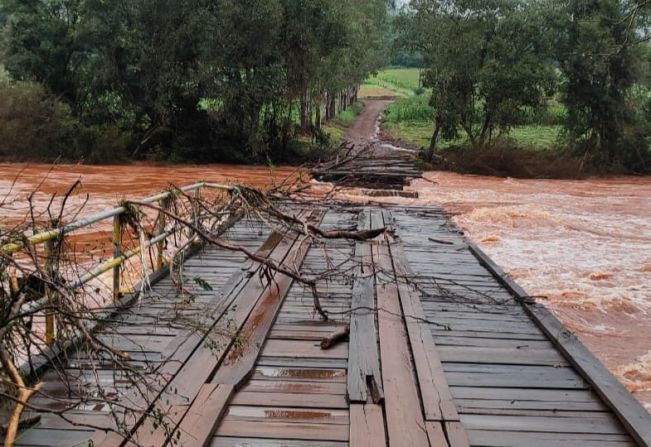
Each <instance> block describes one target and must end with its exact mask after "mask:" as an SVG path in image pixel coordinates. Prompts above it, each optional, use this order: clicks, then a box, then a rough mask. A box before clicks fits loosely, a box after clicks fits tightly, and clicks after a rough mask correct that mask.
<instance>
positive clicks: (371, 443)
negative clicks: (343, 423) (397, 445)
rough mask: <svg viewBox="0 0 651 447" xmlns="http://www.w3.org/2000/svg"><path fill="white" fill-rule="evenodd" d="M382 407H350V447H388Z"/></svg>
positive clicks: (369, 405) (353, 405) (354, 405)
mask: <svg viewBox="0 0 651 447" xmlns="http://www.w3.org/2000/svg"><path fill="white" fill-rule="evenodd" d="M386 445H387V438H386V431H385V428H384V414H383V412H382V406H381V405H376V404H368V405H365V404H352V405H351V406H350V447H386Z"/></svg>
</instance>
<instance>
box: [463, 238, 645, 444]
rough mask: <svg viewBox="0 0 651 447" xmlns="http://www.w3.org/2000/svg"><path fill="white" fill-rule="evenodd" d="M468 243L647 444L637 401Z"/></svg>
mask: <svg viewBox="0 0 651 447" xmlns="http://www.w3.org/2000/svg"><path fill="white" fill-rule="evenodd" d="M469 246H470V250H471V251H472V253H473V254H474V255H475V256H476V257H477V259H478V260H479V261H480V262H481V264H482V265H484V267H486V269H487V270H488V271H490V272H491V273H492V274H493V275H494V276H495V277H496V278H497V279H498V280H499V281H500V282H501V283H502V284H503V285H504V286H505V287H506V288H507V289H509V290H510V291H511V293H513V294H514V295H515V296H516V298H518V299H519V300H520V301H521V302H522V305H523V307H524V309H525V310H526V311H527V312H528V314H529V315H530V316H531V318H532V319H533V321H534V322H536V324H538V325H539V326H540V328H541V329H542V330H543V331H544V332H545V334H546V335H547V336H548V337H549V338H550V339H551V340H552V341H553V342H554V343H555V344H556V346H557V347H558V348H559V350H560V351H561V352H562V353H563V354H564V355H565V356H566V357H567V359H568V361H569V362H570V363H572V365H574V367H575V368H576V369H577V370H578V371H579V372H580V373H581V375H582V376H583V377H584V378H585V379H586V380H587V381H588V382H589V383H590V384H591V385H592V386H593V387H594V389H595V390H596V392H597V393H598V394H599V395H600V396H601V397H602V398H603V399H604V400H605V401H606V402H607V404H608V405H609V406H610V408H611V409H612V410H613V412H614V413H615V414H616V415H617V417H618V418H619V419H620V421H621V422H622V424H623V425H624V426H625V427H626V429H627V430H628V431H629V433H631V435H632V436H633V437H634V438H635V440H636V441H637V442H638V444H640V445H642V446H651V415H650V414H649V412H648V411H646V409H645V408H644V407H643V406H642V405H641V404H640V402H639V401H638V400H637V399H635V398H634V397H633V395H631V393H629V392H628V390H627V389H626V388H625V387H624V386H623V385H622V384H621V383H620V382H619V381H618V380H617V378H615V376H613V374H612V373H611V372H610V371H609V370H608V369H607V368H606V367H605V366H604V365H603V364H602V363H601V362H600V361H599V360H598V359H597V358H596V357H595V356H594V355H593V354H592V353H591V352H590V351H589V350H588V348H586V347H585V345H584V344H583V343H581V342H580V341H579V339H578V338H577V337H576V335H574V334H572V333H571V332H570V331H568V330H567V329H566V328H565V327H564V326H563V324H562V323H561V322H560V321H559V320H558V319H557V318H556V317H555V316H554V315H553V314H552V313H551V312H549V311H548V310H547V309H546V308H545V307H544V306H542V305H539V304H535V303H533V302H531V300H530V299H529V298H528V297H529V295H528V294H527V293H526V292H525V291H524V290H523V289H522V288H521V287H520V286H518V285H517V284H516V283H515V282H514V281H513V280H512V279H511V278H510V277H509V276H508V275H507V274H506V273H505V272H504V270H502V269H501V268H500V267H499V266H498V265H497V264H495V262H493V261H492V260H491V259H490V258H489V257H488V256H487V255H486V254H485V253H484V252H483V251H482V250H481V249H480V248H479V247H478V246H477V245H475V244H472V243H471V244H469Z"/></svg>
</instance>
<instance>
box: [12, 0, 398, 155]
mask: <svg viewBox="0 0 651 447" xmlns="http://www.w3.org/2000/svg"><path fill="white" fill-rule="evenodd" d="M389 3H390V2H389V1H388V0H354V1H353V0H314V1H309V2H307V1H305V0H218V1H216V2H203V1H199V0H181V1H179V0H134V1H131V2H123V1H118V0H86V1H80V0H33V1H29V2H24V1H20V0H6V1H5V2H3V3H2V6H0V11H1V13H2V17H8V23H9V25H8V26H7V28H6V30H7V31H6V36H4V37H6V39H3V41H6V42H7V48H6V53H7V54H6V66H7V69H8V70H9V72H10V73H11V75H12V77H13V78H14V79H15V80H17V81H21V82H22V81H25V82H38V83H39V84H41V85H42V86H43V87H44V89H45V92H47V93H48V94H52V95H55V96H56V97H57V98H60V99H61V100H62V102H63V103H64V104H65V105H66V106H67V107H68V108H69V114H70V115H71V116H72V117H74V118H75V119H76V120H78V121H79V122H80V123H81V125H83V126H84V128H89V129H92V132H91V133H95V132H102V129H113V130H111V132H114V133H115V132H125V133H126V134H128V135H130V136H132V138H129V152H130V156H132V157H139V158H147V159H150V158H155V159H167V160H179V159H192V160H194V161H217V160H219V161H225V160H238V161H251V160H266V159H267V158H269V157H272V158H282V157H283V152H284V151H287V150H289V148H290V147H291V146H292V140H294V139H295V138H296V137H297V136H299V134H304V133H309V132H311V131H312V127H314V124H313V121H314V120H315V117H316V113H315V110H316V109H318V110H319V111H320V112H321V111H322V110H323V108H324V106H326V105H327V106H328V107H327V108H326V109H327V111H334V109H335V108H336V106H337V99H338V98H339V97H340V96H343V95H344V93H346V98H345V102H346V103H350V102H351V101H352V96H353V95H352V93H351V92H353V91H354V89H353V87H354V86H356V85H359V84H360V83H361V82H362V81H363V80H364V79H365V78H366V77H367V76H368V74H369V73H371V72H373V71H375V70H377V69H378V68H379V67H381V66H383V65H384V64H385V60H386V57H387V52H386V47H387V44H386V35H385V34H386V33H385V29H386V25H387V23H388V22H387V20H388V18H387V17H388V13H387V7H388V5H389ZM326 102H328V104H326ZM340 108H343V101H342V106H341V107H340ZM297 111H300V113H298V116H299V118H300V119H299V122H298V124H299V126H297V125H296V122H295V121H294V117H295V116H297ZM331 115H333V114H331ZM317 127H318V126H317ZM96 137H97V135H95V136H92V138H96ZM121 141H123V140H121ZM102 151H103V150H102Z"/></svg>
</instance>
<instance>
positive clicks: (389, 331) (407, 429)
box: [373, 244, 429, 447]
mask: <svg viewBox="0 0 651 447" xmlns="http://www.w3.org/2000/svg"><path fill="white" fill-rule="evenodd" d="M373 258H374V260H375V262H376V263H377V266H378V268H379V269H381V270H383V271H390V270H392V268H393V267H392V265H391V259H390V255H389V248H388V246H387V245H386V244H382V245H375V246H373ZM377 279H378V283H377V285H376V293H377V302H378V323H379V338H380V355H381V358H382V379H383V385H384V392H385V411H386V423H387V432H388V437H389V445H390V446H401V447H424V446H429V440H428V438H427V432H426V429H425V420H424V418H423V414H422V412H421V408H420V398H419V396H418V387H417V384H416V379H415V377H414V374H413V370H412V362H411V358H410V355H409V342H408V340H407V334H406V330H405V329H406V328H405V325H404V321H403V318H402V310H401V308H400V298H399V295H398V286H397V284H396V283H395V282H387V281H386V280H384V281H383V280H382V277H378V278H377Z"/></svg>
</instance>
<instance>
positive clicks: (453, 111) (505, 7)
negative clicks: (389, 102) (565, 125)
mask: <svg viewBox="0 0 651 447" xmlns="http://www.w3.org/2000/svg"><path fill="white" fill-rule="evenodd" d="M411 6H412V11H411V12H410V13H408V14H407V15H406V16H404V17H403V20H402V22H400V25H401V26H402V30H401V37H400V39H402V41H403V42H404V44H405V45H409V46H411V47H412V48H414V49H418V50H420V51H421V52H422V54H423V56H424V62H425V63H424V66H425V71H424V73H423V84H424V86H425V87H428V88H431V89H432V99H431V104H433V105H434V107H435V108H436V112H435V114H434V120H435V123H436V126H435V130H434V136H433V138H432V141H431V148H432V150H433V149H434V148H435V147H436V144H437V142H438V138H439V136H443V137H444V138H445V139H455V138H457V135H458V132H459V130H460V129H462V130H463V131H464V133H465V134H466V137H467V139H468V140H469V141H470V142H471V143H472V145H473V146H475V147H483V146H484V145H486V144H490V142H491V140H492V138H493V136H495V135H498V134H500V133H503V132H508V130H509V129H510V128H511V127H512V126H513V125H515V124H516V123H517V121H518V117H519V115H521V114H522V113H523V110H524V109H525V108H527V107H528V108H532V109H535V108H539V107H541V106H542V105H543V104H544V103H545V101H546V98H547V96H548V95H549V94H550V93H551V91H552V90H553V87H554V82H555V80H556V77H555V71H554V70H553V69H552V66H551V64H550V63H549V61H550V59H551V51H550V42H549V41H547V40H546V38H547V34H546V33H543V32H542V30H543V28H544V23H543V21H542V20H541V16H540V11H539V10H538V8H536V7H535V6H534V5H532V4H529V3H528V2H526V1H524V0H522V1H512V0H491V1H486V0H458V1H438V0H414V1H412V2H411Z"/></svg>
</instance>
